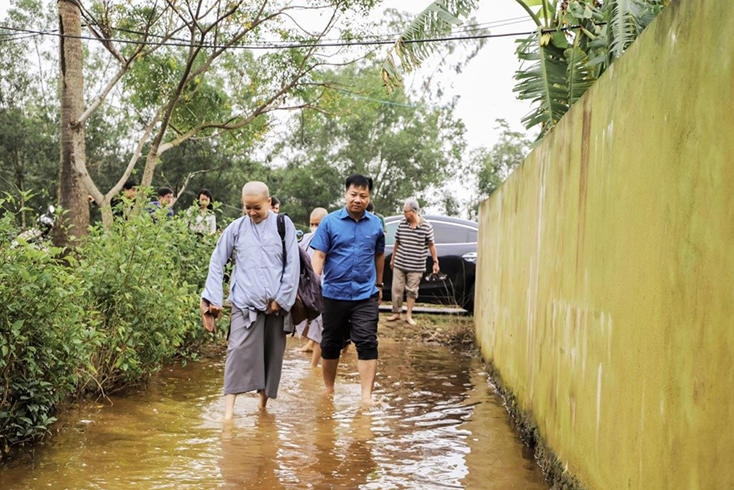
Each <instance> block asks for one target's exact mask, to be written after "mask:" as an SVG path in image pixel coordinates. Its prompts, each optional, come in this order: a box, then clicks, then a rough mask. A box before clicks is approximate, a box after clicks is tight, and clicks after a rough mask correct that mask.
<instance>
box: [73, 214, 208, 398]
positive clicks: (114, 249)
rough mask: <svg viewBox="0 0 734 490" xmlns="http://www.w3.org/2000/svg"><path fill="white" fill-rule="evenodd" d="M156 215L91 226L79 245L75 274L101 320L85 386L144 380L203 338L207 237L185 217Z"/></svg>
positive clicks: (110, 387) (114, 386)
mask: <svg viewBox="0 0 734 490" xmlns="http://www.w3.org/2000/svg"><path fill="white" fill-rule="evenodd" d="M156 216H157V219H156V221H153V220H151V219H150V217H148V216H147V215H142V216H133V217H131V218H130V219H129V220H127V221H118V222H116V223H115V224H114V225H113V226H112V227H111V228H110V229H108V230H105V229H104V228H102V227H101V226H98V227H95V228H93V229H92V232H91V234H90V236H89V238H88V240H87V242H86V243H85V244H84V245H83V246H82V247H81V248H79V250H78V256H79V269H78V270H77V274H78V276H79V277H80V279H81V280H82V281H83V282H84V283H85V284H86V285H87V291H88V295H89V301H90V303H91V304H92V308H93V309H94V310H96V311H98V312H99V314H100V318H101V321H100V323H99V325H98V326H97V327H96V329H95V334H96V336H97V341H98V343H99V347H98V348H97V350H96V352H95V353H94V355H93V356H92V364H93V365H94V372H95V379H94V380H90V381H89V382H88V383H86V389H92V390H95V389H101V390H103V391H106V392H111V391H115V390H118V389H120V388H123V387H125V386H127V385H129V384H131V383H137V382H140V381H142V380H145V379H146V378H147V377H148V376H149V375H150V374H152V373H154V372H156V371H157V370H158V369H160V367H161V366H162V365H163V364H164V363H165V362H167V361H169V360H171V359H172V358H173V357H174V356H177V355H187V354H190V353H192V351H193V350H194V348H195V347H196V346H198V345H199V344H200V343H201V342H203V341H204V340H205V339H206V338H207V337H206V333H205V332H204V330H203V329H202V327H201V321H200V318H199V308H198V305H199V295H200V293H201V287H202V286H201V284H203V281H204V280H205V279H206V267H207V266H208V257H209V254H210V253H211V250H212V248H211V247H210V246H209V244H208V243H207V240H208V241H211V239H210V238H208V237H206V238H205V237H200V236H198V235H196V234H194V233H191V232H190V231H189V230H188V227H187V223H186V221H185V220H182V219H177V218H174V219H166V218H165V217H164V216H162V215H158V214H157V215H156ZM202 276H203V277H202Z"/></svg>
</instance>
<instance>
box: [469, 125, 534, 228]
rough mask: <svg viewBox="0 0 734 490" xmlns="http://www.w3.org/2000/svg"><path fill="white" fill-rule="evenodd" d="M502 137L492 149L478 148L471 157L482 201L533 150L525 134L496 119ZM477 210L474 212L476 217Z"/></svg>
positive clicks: (471, 165)
mask: <svg viewBox="0 0 734 490" xmlns="http://www.w3.org/2000/svg"><path fill="white" fill-rule="evenodd" d="M496 122H497V129H499V130H500V137H499V140H498V141H497V143H495V144H494V146H492V148H489V149H488V148H478V149H477V150H475V151H474V152H473V153H472V155H471V157H470V168H471V169H472V173H475V174H476V175H477V195H478V197H479V200H480V201H481V200H483V199H486V198H487V197H489V196H490V195H491V194H492V193H493V192H494V191H495V190H497V188H498V187H499V186H500V185H501V184H502V182H504V181H505V180H506V179H507V178H508V177H509V176H510V175H511V174H512V172H513V171H514V170H515V169H516V168H517V167H518V166H519V165H520V164H521V163H522V162H523V160H524V159H525V157H526V156H527V154H528V152H529V151H530V146H531V143H530V140H529V139H528V138H527V137H526V136H525V134H524V133H520V132H517V131H512V130H511V129H510V126H509V124H507V121H505V120H504V119H497V121H496ZM476 211H477V209H476V208H475V209H474V210H473V211H472V214H474V215H476Z"/></svg>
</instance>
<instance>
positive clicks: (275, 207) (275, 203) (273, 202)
mask: <svg viewBox="0 0 734 490" xmlns="http://www.w3.org/2000/svg"><path fill="white" fill-rule="evenodd" d="M270 210H271V211H272V212H274V213H275V214H278V213H279V212H280V201H279V200H278V198H277V197H275V196H273V197H271V198H270Z"/></svg>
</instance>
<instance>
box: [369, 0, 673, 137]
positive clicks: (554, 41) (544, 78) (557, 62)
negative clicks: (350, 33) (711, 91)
mask: <svg viewBox="0 0 734 490" xmlns="http://www.w3.org/2000/svg"><path fill="white" fill-rule="evenodd" d="M515 1H516V2H517V3H518V4H519V5H520V6H521V7H523V9H525V11H526V12H527V13H528V15H529V16H530V17H531V18H532V19H533V21H534V22H535V23H536V25H537V26H538V29H537V30H536V32H534V33H532V34H531V35H529V36H528V37H526V38H524V39H520V40H519V41H518V48H517V56H518V58H519V59H520V60H521V61H522V62H523V65H522V66H521V68H520V69H519V70H518V71H517V72H516V74H515V79H516V80H517V85H516V86H515V89H514V91H515V92H516V93H517V97H518V98H519V99H525V100H530V101H532V102H533V104H534V106H533V108H532V109H531V111H530V113H529V114H528V115H527V116H525V118H523V122H524V123H525V125H526V127H527V128H528V129H529V128H532V127H534V126H540V128H541V131H540V136H539V137H542V136H543V135H544V134H545V133H546V132H547V131H548V130H550V129H551V128H552V127H553V126H555V124H556V123H557V122H558V121H559V120H560V119H561V117H563V115H564V114H565V113H566V112H567V111H568V109H569V108H570V107H571V106H572V105H573V104H574V103H575V102H576V101H577V100H578V99H579V98H581V96H582V95H583V94H584V93H585V92H586V90H588V89H589V87H591V85H592V84H593V83H594V81H596V80H597V79H598V78H599V76H600V75H601V74H602V73H603V72H604V71H605V70H606V69H607V68H608V67H609V65H610V64H611V63H612V62H613V61H614V59H616V58H618V57H619V56H621V55H622V53H623V52H624V51H625V50H626V49H627V48H628V47H629V46H630V44H632V42H634V40H635V39H637V37H638V36H639V35H640V34H641V33H642V31H643V30H644V29H645V27H647V25H648V24H649V23H650V22H652V21H653V19H654V18H655V17H656V16H657V15H658V14H659V13H660V11H661V10H662V9H663V8H664V7H665V6H666V5H667V4H668V3H669V0H604V1H599V0H567V1H562V2H555V1H554V2H549V1H547V0H515ZM444 3H445V2H444V0H435V1H434V2H432V3H431V4H430V5H429V8H428V9H426V11H424V12H422V13H421V14H419V15H418V16H417V17H416V18H415V19H414V20H413V22H412V23H411V24H410V25H409V26H408V27H407V28H406V29H405V31H404V32H403V34H402V35H401V36H400V37H399V38H398V40H397V41H396V44H395V47H394V48H393V49H392V50H391V51H390V52H388V55H387V57H386V59H385V62H384V63H383V70H382V78H383V81H384V83H385V85H386V86H387V87H388V89H392V88H393V87H396V86H399V84H400V80H401V71H402V72H409V71H411V70H413V69H415V67H417V66H418V65H420V63H421V62H422V61H424V60H425V58H426V56H427V54H428V53H429V52H430V49H431V48H430V47H428V48H427V47H424V46H423V45H422V44H423V43H417V44H416V45H405V44H404V41H405V40H406V39H425V38H431V37H437V36H441V35H445V34H446V32H447V30H449V29H450V28H451V26H452V25H454V24H457V23H460V22H459V18H460V17H461V16H464V17H466V16H467V15H468V14H469V12H470V11H471V10H472V9H473V8H475V7H476V4H475V3H474V2H469V1H465V2H459V1H456V2H451V3H449V4H448V5H452V6H453V10H451V9H449V10H447V13H442V14H441V15H438V14H437V13H435V12H434V10H435V9H438V10H436V12H439V11H441V12H442V11H443V10H445V9H443V7H442V6H443V5H444ZM536 6H540V11H539V12H536V11H535V10H533V9H532V8H531V7H536ZM536 10H537V9H536ZM541 13H542V15H541ZM393 55H396V56H397V58H398V59H399V61H400V66H398V63H397V62H396V60H395V59H394V56H393Z"/></svg>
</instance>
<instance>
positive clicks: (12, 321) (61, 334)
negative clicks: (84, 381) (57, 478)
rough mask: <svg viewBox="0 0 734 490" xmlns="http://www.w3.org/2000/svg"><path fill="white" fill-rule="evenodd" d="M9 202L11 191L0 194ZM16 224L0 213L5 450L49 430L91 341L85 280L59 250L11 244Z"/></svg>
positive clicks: (0, 431) (1, 435) (0, 402)
mask: <svg viewBox="0 0 734 490" xmlns="http://www.w3.org/2000/svg"><path fill="white" fill-rule="evenodd" d="M6 204H8V202H7V198H6V199H0V205H4V206H5V205H6ZM10 204H11V205H12V204H13V203H10ZM5 207H8V206H5ZM19 231H20V230H19V229H17V227H16V219H15V216H13V215H12V214H11V213H5V214H4V215H2V217H0V235H1V236H2V237H3V239H2V241H0V254H2V262H3V265H2V267H0V374H1V375H2V392H0V445H2V449H5V450H7V448H8V447H9V446H11V445H14V444H19V443H24V442H28V441H31V440H33V439H35V438H37V437H39V436H40V435H43V434H44V433H45V432H46V431H47V429H48V427H49V426H50V425H51V424H52V423H53V422H54V421H55V420H56V419H55V417H54V409H55V407H56V405H57V404H58V403H59V402H60V401H62V400H63V399H64V398H65V397H66V396H67V395H68V394H69V393H71V392H73V391H74V389H75V387H76V386H77V383H78V382H79V380H80V378H81V377H83V374H82V370H83V369H84V368H85V367H86V365H87V362H88V361H87V360H88V359H89V355H90V353H91V352H92V350H93V348H94V336H93V333H92V331H91V330H89V329H88V328H87V327H88V326H90V325H93V322H92V321H91V319H90V318H88V317H87V314H86V311H85V307H84V305H85V285H84V284H82V283H81V282H80V281H79V279H78V278H77V277H75V275H74V274H73V270H72V269H70V268H68V267H67V266H66V265H65V264H63V263H62V262H61V261H60V260H59V252H60V250H58V249H51V250H50V251H43V250H39V249H37V248H35V247H33V246H32V245H28V244H25V243H20V244H19V245H12V242H11V241H10V240H9V239H8V238H9V237H12V236H15V235H17V234H18V232H19Z"/></svg>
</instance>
